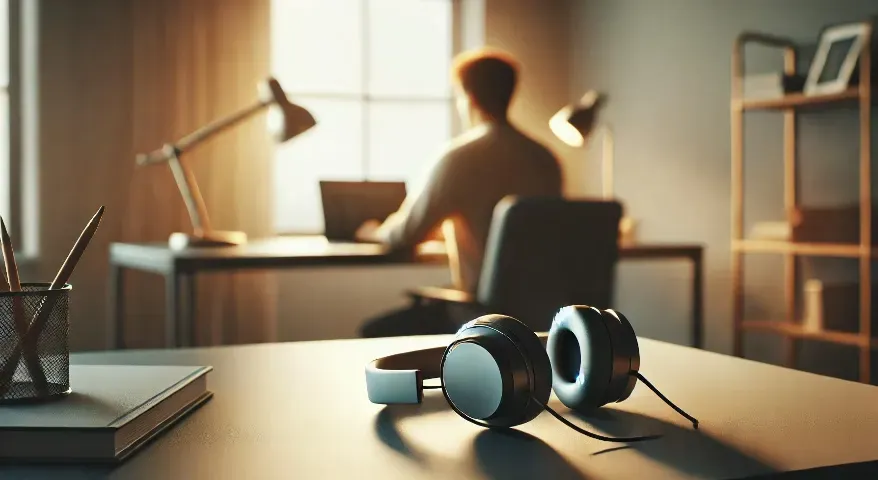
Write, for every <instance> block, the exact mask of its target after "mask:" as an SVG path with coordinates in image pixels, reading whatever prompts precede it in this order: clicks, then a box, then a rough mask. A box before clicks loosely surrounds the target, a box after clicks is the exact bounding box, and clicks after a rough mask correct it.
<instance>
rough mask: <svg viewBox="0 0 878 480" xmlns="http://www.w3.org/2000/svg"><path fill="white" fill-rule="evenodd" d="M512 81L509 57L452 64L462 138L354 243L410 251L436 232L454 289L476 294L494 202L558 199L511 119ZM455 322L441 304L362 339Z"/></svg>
mask: <svg viewBox="0 0 878 480" xmlns="http://www.w3.org/2000/svg"><path fill="white" fill-rule="evenodd" d="M518 75H519V66H518V63H517V62H516V60H515V59H513V58H512V57H511V56H510V55H509V54H507V53H503V52H499V51H495V50H489V49H479V50H475V51H470V52H465V53H462V54H460V55H458V56H457V57H456V58H455V59H454V62H453V67H452V77H453V85H454V90H455V96H456V100H457V102H456V103H457V110H458V113H459V114H460V116H461V120H462V122H463V126H464V128H465V129H466V130H465V132H464V133H462V134H461V135H460V136H458V137H457V138H455V139H453V140H452V141H451V142H450V144H449V145H448V146H447V148H446V150H445V152H444V153H443V154H442V155H440V156H439V158H438V159H437V160H436V161H435V162H434V163H433V164H432V165H430V168H429V169H428V170H427V172H426V175H425V176H424V177H423V178H422V179H421V181H420V182H419V183H418V184H417V185H415V188H413V189H412V191H411V193H410V194H409V195H408V196H407V197H406V199H405V201H404V202H403V203H402V205H401V206H400V208H399V210H398V211H397V212H395V213H393V214H392V215H390V216H389V217H388V218H387V219H386V220H385V221H384V222H383V223H379V222H377V221H370V222H366V223H365V224H364V225H362V226H361V227H360V229H359V230H358V232H357V237H358V238H359V239H361V240H366V241H377V242H380V243H383V244H385V245H387V246H388V247H389V248H391V249H392V250H409V251H411V250H413V249H414V248H416V247H417V245H418V244H420V243H422V242H424V241H426V240H427V239H430V238H433V237H434V236H436V235H438V234H441V236H442V237H444V240H445V243H446V247H447V251H448V254H449V264H450V269H451V276H452V281H453V286H454V288H456V289H458V290H463V291H465V292H468V293H471V294H475V293H476V290H477V288H478V281H479V275H480V273H481V269H482V261H483V257H484V253H485V244H486V241H487V237H488V231H489V229H490V226H491V219H492V216H493V212H494V207H495V206H496V205H497V203H498V202H499V201H500V200H501V199H503V198H504V197H506V196H508V195H518V196H546V195H550V196H553V195H557V196H561V195H562V187H563V178H562V173H561V168H560V165H559V162H558V160H557V158H556V157H555V155H554V154H553V153H552V152H551V151H550V150H549V149H548V148H547V147H546V146H544V145H542V144H540V143H539V142H537V141H536V140H534V139H533V138H531V137H530V136H529V135H528V134H526V133H525V132H523V131H521V130H520V129H519V128H518V127H517V126H515V125H513V123H512V122H511V121H510V119H509V115H508V114H509V105H510V103H511V102H512V99H513V96H514V94H515V91H516V87H517V84H518ZM466 320H468V319H464V321H466ZM460 323H461V322H459V321H455V320H454V319H453V318H449V316H448V315H446V314H445V309H444V308H443V306H442V305H435V306H422V307H412V308H409V309H405V310H401V311H397V312H393V313H391V314H389V315H385V316H383V317H380V318H377V319H374V320H371V321H369V322H367V323H366V324H365V325H364V326H363V328H362V329H361V332H360V333H361V335H362V336H365V337H383V336H397V335H417V334H437V333H453V332H454V331H455V330H457V328H458V327H459V326H460Z"/></svg>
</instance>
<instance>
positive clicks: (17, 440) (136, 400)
mask: <svg viewBox="0 0 878 480" xmlns="http://www.w3.org/2000/svg"><path fill="white" fill-rule="evenodd" d="M211 370H212V367H190V366H136V365H71V366H70V386H71V389H72V392H71V393H70V394H69V395H66V396H65V397H62V398H60V399H57V400H49V401H46V402H42V403H30V404H9V405H0V461H3V462H26V463H59V462H60V463H79V462H82V463H94V462H97V463H115V462H118V461H121V460H123V459H125V458H126V457H128V456H130V455H131V454H132V453H134V452H135V451H136V450H137V449H138V448H139V447H141V446H142V445H144V444H145V443H146V442H148V441H149V440H150V439H152V438H153V437H155V436H156V435H158V434H159V433H161V432H162V431H164V430H165V429H167V428H168V427H170V426H171V425H173V424H174V423H176V422H177V421H178V420H179V419H180V418H182V417H183V416H184V415H185V414H187V413H188V412H190V411H192V410H194V409H196V408H197V407H199V406H200V405H202V404H204V402H206V401H207V400H209V399H210V398H211V396H212V393H211V392H210V391H209V390H208V389H207V374H208V373H209V372H210V371H211Z"/></svg>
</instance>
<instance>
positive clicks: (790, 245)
mask: <svg viewBox="0 0 878 480" xmlns="http://www.w3.org/2000/svg"><path fill="white" fill-rule="evenodd" d="M732 249H733V250H736V251H739V252H754V253H794V254H797V255H810V256H815V257H850V258H858V257H859V256H860V255H861V253H862V249H861V248H860V246H859V245H857V244H845V243H806V242H785V241H782V240H732ZM876 254H878V250H876V249H875V248H874V247H873V248H871V249H869V250H868V255H870V256H873V257H874V256H878V255H876Z"/></svg>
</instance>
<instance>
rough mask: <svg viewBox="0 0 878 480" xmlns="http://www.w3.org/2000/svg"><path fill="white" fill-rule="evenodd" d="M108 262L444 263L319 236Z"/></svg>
mask: <svg viewBox="0 0 878 480" xmlns="http://www.w3.org/2000/svg"><path fill="white" fill-rule="evenodd" d="M701 250H702V246H701V245H698V244H633V245H622V246H620V256H622V257H630V258H669V257H688V258H692V257H694V256H695V255H700V252H701ZM110 258H111V263H114V264H117V265H122V266H125V267H132V268H138V269H141V270H146V271H156V272H160V273H163V272H167V271H169V270H170V269H171V267H172V266H173V265H174V264H176V265H177V266H178V267H181V268H184V269H198V270H207V269H225V268H283V267H289V266H319V265H358V264H393V263H412V262H423V263H442V262H446V261H447V257H446V254H445V248H444V245H443V244H442V243H441V242H427V243H425V244H423V245H421V246H420V248H419V249H418V254H417V255H416V256H415V257H414V258H413V257H412V256H411V255H407V254H397V253H390V252H389V251H388V249H387V248H386V247H384V246H382V245H378V244H368V243H343V242H329V241H327V240H326V238H325V237H323V236H320V235H292V236H283V237H276V238H266V239H255V240H252V241H251V242H250V243H248V244H246V245H241V246H237V247H221V248H199V249H189V250H181V251H174V250H171V249H170V248H168V245H167V244H166V243H164V242H156V243H113V244H112V245H111V246H110Z"/></svg>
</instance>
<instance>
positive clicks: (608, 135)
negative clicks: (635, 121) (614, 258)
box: [549, 90, 634, 243]
mask: <svg viewBox="0 0 878 480" xmlns="http://www.w3.org/2000/svg"><path fill="white" fill-rule="evenodd" d="M605 103H606V96H604V95H601V94H600V93H598V92H596V91H594V90H589V91H588V92H586V93H585V95H583V96H582V98H580V99H579V101H577V102H575V103H572V104H570V105H567V106H565V107H563V108H562V109H561V110H558V112H557V113H555V115H553V116H552V118H551V119H550V120H549V128H550V129H551V130H552V133H554V134H555V136H556V137H558V139H559V140H561V141H562V142H564V143H566V144H567V145H570V146H571V147H582V146H584V145H585V143H586V140H587V139H588V138H589V137H590V136H591V135H592V132H594V130H595V129H596V128H597V130H599V131H600V132H601V147H602V153H601V196H602V197H603V198H604V199H612V198H613V196H614V193H613V184H614V180H613V167H614V163H615V150H614V147H615V146H614V143H613V132H612V130H610V127H608V126H607V125H601V126H599V127H598V126H597V125H598V121H597V119H598V114H599V113H600V110H601V108H602V107H603V106H604V104H605ZM633 227H634V223H633V221H632V219H631V218H629V217H627V216H626V217H624V218H622V221H621V223H620V225H619V233H620V237H621V240H622V242H624V243H630V242H632V241H633V238H632V237H633Z"/></svg>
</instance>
